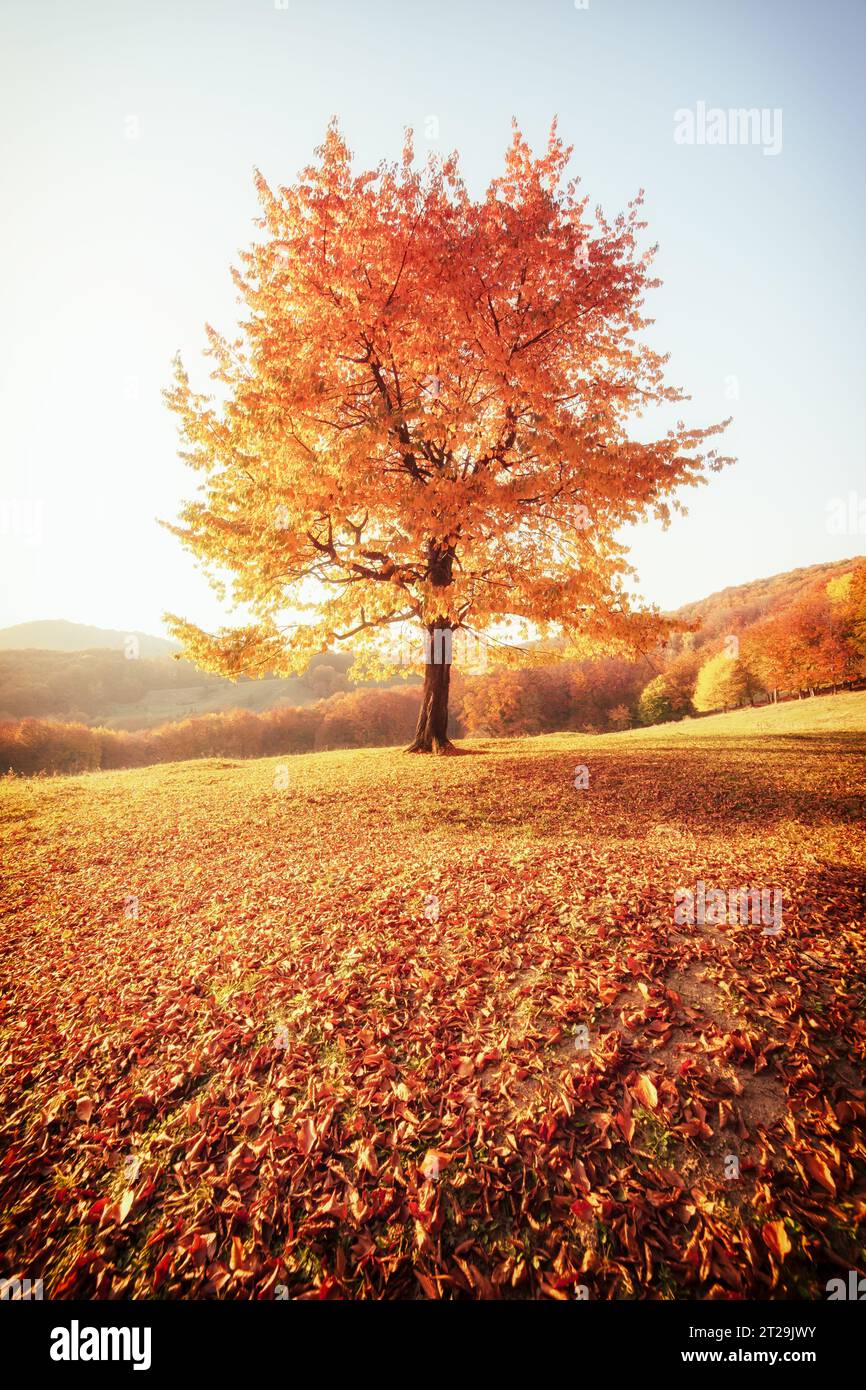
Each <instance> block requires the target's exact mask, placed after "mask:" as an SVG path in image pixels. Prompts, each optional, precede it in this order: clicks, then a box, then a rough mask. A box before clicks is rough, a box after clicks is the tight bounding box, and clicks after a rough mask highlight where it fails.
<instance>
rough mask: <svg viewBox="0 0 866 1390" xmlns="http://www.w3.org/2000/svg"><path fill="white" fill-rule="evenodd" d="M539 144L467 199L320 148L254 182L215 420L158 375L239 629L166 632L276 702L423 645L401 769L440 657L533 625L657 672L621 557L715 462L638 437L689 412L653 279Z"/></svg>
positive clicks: (630, 215)
mask: <svg viewBox="0 0 866 1390" xmlns="http://www.w3.org/2000/svg"><path fill="white" fill-rule="evenodd" d="M570 154H571V151H570V149H568V148H566V147H565V146H563V144H562V142H561V140H560V139H559V138H558V136H557V134H556V129H555V126H554V128H553V129H552V130H551V135H550V140H549V143H548V147H547V150H546V152H545V153H544V154H543V155H541V156H539V157H534V156H533V155H532V153H531V152H530V150H529V148H528V146H527V144H526V142H525V141H524V139H523V137H522V136H521V134H520V132H519V131H518V130H517V129H516V127H515V130H514V136H513V140H512V143H511V146H510V148H509V150H508V152H507V154H506V159H505V168H504V172H503V174H502V175H501V176H500V177H498V178H496V179H494V180H493V181H492V183H491V184H490V186H489V188H488V189H487V192H486V194H485V195H484V196H483V197H481V198H480V199H475V200H474V199H473V198H471V197H470V195H469V194H468V192H467V190H466V188H465V186H464V184H463V182H462V180H461V178H460V175H459V172H458V165H457V159H456V156H453V155H452V156H449V157H448V158H447V159H445V160H436V159H431V160H429V161H428V163H427V165H426V167H425V168H424V169H423V170H419V169H418V168H417V167H416V165H415V163H414V156H413V150H412V143H411V135H408V136H407V141H406V146H405V149H404V152H403V158H402V161H401V162H400V163H397V164H394V165H388V164H380V165H379V167H378V168H376V169H374V170H370V171H367V172H363V173H359V174H353V172H352V162H351V155H350V151H349V150H348V148H347V146H346V144H345V142H344V140H343V138H342V136H341V135H340V133H339V131H338V129H337V127H336V125H335V124H332V125H331V126H330V127H329V129H328V132H327V135H326V138H325V141H324V144H323V145H322V146H321V148H320V149H319V150H318V151H317V156H318V158H317V162H316V163H315V164H313V165H311V166H310V167H308V168H306V169H305V170H303V172H302V173H301V174H300V176H299V177H298V178H297V179H296V181H295V182H294V183H293V184H292V185H291V186H290V187H283V188H280V189H278V190H276V191H274V190H272V189H271V188H270V187H269V186H268V185H267V183H266V182H265V180H264V178H263V177H262V176H261V175H257V180H256V182H257V187H258V192H259V196H260V200H261V205H262V217H261V219H260V222H259V226H260V228H261V232H262V235H261V238H260V239H259V240H258V241H257V242H256V243H255V244H254V245H253V246H252V247H251V249H250V250H249V251H248V252H246V253H244V254H243V257H242V268H241V269H240V270H238V271H236V272H235V279H236V283H237V286H238V288H239V291H240V295H241V298H242V301H243V302H245V304H246V307H247V316H246V319H245V321H244V322H243V324H242V328H241V334H240V336H239V337H238V338H237V339H236V340H234V341H231V342H229V341H228V340H227V339H226V338H224V337H223V336H221V335H220V334H219V333H217V332H215V331H214V330H213V329H210V328H209V329H208V342H209V346H208V353H209V354H210V355H211V356H212V357H213V360H214V368H213V373H212V375H213V378H214V379H215V381H216V382H217V383H218V398H217V397H215V396H214V395H206V394H200V393H198V392H196V391H194V390H193V389H192V387H191V385H190V381H189V378H188V375H187V373H186V371H185V369H184V367H183V365H182V363H181V362H180V360H179V359H177V360H176V379H175V385H174V387H173V388H172V389H171V390H170V391H168V392H167V393H166V394H167V399H168V403H169V405H170V406H171V408H172V409H173V410H174V411H176V413H177V415H178V417H179V420H180V429H181V435H182V439H183V444H184V448H183V457H184V458H185V459H186V460H187V461H188V463H189V464H190V465H191V466H192V467H193V468H195V469H196V470H198V471H199V472H200V473H201V475H202V489H201V491H202V492H203V496H202V497H201V498H200V499H199V500H196V501H193V502H190V503H189V504H188V505H187V506H186V507H185V508H184V509H183V511H182V513H181V518H180V523H179V524H178V525H176V526H173V527H171V528H170V529H172V530H174V531H175V533H176V534H177V535H178V536H179V537H180V538H181V540H182V541H183V543H184V544H185V545H186V546H187V547H188V548H189V549H190V550H191V551H192V552H193V553H194V554H195V555H196V556H197V557H198V558H199V559H200V560H201V561H202V562H203V563H204V567H205V569H206V571H207V572H209V573H210V574H211V576H212V578H213V582H214V583H215V584H216V585H217V586H220V585H222V583H223V582H224V576H225V575H226V574H228V575H229V576H231V577H232V593H233V596H234V599H235V600H236V601H237V602H238V603H240V604H243V605H246V606H247V608H248V610H249V611H250V613H251V614H252V618H253V620H252V621H251V622H249V623H247V624H246V625H244V626H241V627H239V628H235V629H222V630H221V631H220V632H218V633H217V634H215V635H214V636H211V635H209V634H207V633H205V632H203V631H201V629H199V628H197V627H195V626H194V625H192V624H190V623H188V622H186V621H184V620H183V619H181V618H178V617H175V616H173V615H167V616H168V620H169V622H170V625H171V627H172V630H173V631H174V633H175V634H176V636H178V637H179V638H180V640H181V641H182V642H183V644H184V646H185V648H186V650H187V652H188V653H189V654H190V655H191V656H192V657H193V659H194V660H196V661H197V662H198V663H199V664H200V665H203V666H205V667H206V668H208V669H211V670H217V671H221V672H222V673H224V674H228V675H237V674H240V673H246V674H253V675H255V674H262V673H264V672H265V671H268V670H271V671H275V672H277V673H283V674H288V673H290V672H292V671H298V670H300V669H302V668H303V666H304V664H305V662H306V661H307V660H308V659H309V657H310V655H311V654H312V653H314V652H316V651H321V650H324V649H326V648H327V647H328V646H329V645H333V644H334V643H341V642H351V643H352V644H353V647H354V650H355V652H356V666H355V668H354V669H355V670H365V671H367V672H368V673H371V672H376V673H378V674H384V673H386V672H387V671H389V670H393V669H395V667H396V665H397V664H398V663H397V660H396V655H395V652H396V650H397V648H398V645H399V643H398V636H399V634H400V632H401V631H402V630H403V625H405V624H407V623H409V624H412V625H415V626H418V627H420V629H421V631H422V632H423V635H424V638H425V641H426V647H425V651H424V686H423V690H422V698H421V709H420V714H419V717H418V724H417V729H416V734H415V739H414V742H413V744H412V751H416V752H421V751H423V752H427V751H432V752H439V753H447V752H451V751H454V750H453V749H452V747H451V744H450V742H449V739H448V692H449V681H450V661H449V643H450V640H451V635H452V633H453V632H454V631H455V630H456V629H458V628H461V627H467V628H470V629H471V630H473V631H484V632H486V631H489V630H490V629H491V628H493V629H496V628H497V627H498V628H499V630H500V631H501V632H504V633H505V635H506V636H507V635H508V634H509V633H510V632H511V631H513V630H514V624H515V621H518V620H523V621H524V622H525V623H526V624H528V625H530V627H531V629H532V630H534V632H535V633H536V634H538V635H539V636H541V637H550V636H552V637H556V638H558V639H560V641H561V650H562V652H563V654H567V653H569V652H574V651H577V650H580V649H583V650H587V651H588V650H591V649H592V646H593V644H595V645H598V644H605V643H606V644H608V646H609V647H610V648H611V649H613V648H614V647H616V646H620V647H623V646H627V645H629V644H636V645H642V644H645V643H646V644H649V645H652V644H654V643H655V642H656V641H657V640H658V638H659V637H660V635H661V634H662V633H663V632H664V631H665V630H666V628H667V625H666V624H665V622H664V620H663V619H662V618H661V617H660V615H658V614H657V613H654V612H639V611H636V610H634V609H633V608H632V607H631V605H630V604H629V602H628V598H627V594H626V590H625V583H624V580H625V576H627V575H628V574H630V573H631V571H630V568H629V566H628V565H627V563H626V561H625V559H624V554H623V549H622V547H621V545H619V544H618V543H617V541H616V538H615V537H616V532H617V531H618V529H619V528H620V527H621V526H622V525H623V524H625V523H628V522H634V521H636V520H638V519H639V518H641V517H643V516H645V515H647V514H648V513H652V514H653V515H655V516H657V517H659V518H661V519H662V520H663V521H665V522H667V520H668V519H669V517H670V512H671V509H672V508H676V507H678V506H679V504H678V503H677V502H676V501H675V500H669V499H671V498H672V494H674V492H675V490H676V489H677V488H678V487H679V486H681V485H683V484H687V485H691V484H695V483H697V482H700V481H703V480H704V478H705V475H706V471H707V469H708V468H719V467H721V466H722V464H723V463H725V462H728V461H729V460H726V459H723V458H720V457H718V456H717V454H716V452H715V450H712V449H710V450H707V451H705V442H706V440H707V438H708V436H710V435H712V434H715V433H717V432H719V431H720V430H721V429H723V428H724V424H719V425H715V426H713V427H711V428H709V429H687V428H686V427H685V426H684V425H682V424H680V425H677V426H676V427H675V428H672V429H670V430H668V431H667V432H666V433H664V434H663V435H662V436H661V437H660V438H657V439H655V440H652V441H651V442H638V441H637V440H635V439H633V438H632V437H631V436H630V433H629V424H630V421H631V419H633V418H634V416H635V415H638V414H641V413H642V412H643V410H644V408H645V407H646V406H648V405H651V404H655V403H661V402H671V401H677V400H681V399H683V397H682V395H681V393H680V392H679V390H677V389H675V388H673V387H670V386H668V385H666V384H665V382H664V364H665V359H664V358H663V357H661V356H659V355H658V354H657V353H656V352H654V351H652V350H651V349H650V347H649V346H647V345H646V343H645V342H644V341H643V338H642V331H643V329H644V328H645V327H646V324H647V320H645V319H644V318H643V316H642V312H641V310H642V305H643V297H644V292H645V291H646V290H647V289H648V288H650V287H652V286H653V285H655V284H657V283H658V282H657V281H655V280H653V279H652V278H651V270H650V263H651V259H652V252H651V251H650V252H647V253H644V254H641V253H640V252H639V250H638V247H637V237H638V234H639V233H640V231H641V229H642V228H643V227H644V226H645V223H643V222H642V221H641V220H640V207H641V195H638V197H637V198H636V199H635V200H634V201H633V202H632V203H630V204H629V207H628V210H627V212H626V213H625V214H623V215H621V216H619V217H617V218H616V220H615V221H614V222H608V221H607V219H606V218H604V217H603V216H602V214H601V213H600V212H597V213H596V214H595V219H594V221H590V220H589V219H588V218H587V216H586V213H587V205H588V199H586V198H579V197H578V196H577V190H576V185H575V183H574V182H573V181H572V182H568V181H567V180H566V175H565V169H566V165H567V163H568V160H569V157H570Z"/></svg>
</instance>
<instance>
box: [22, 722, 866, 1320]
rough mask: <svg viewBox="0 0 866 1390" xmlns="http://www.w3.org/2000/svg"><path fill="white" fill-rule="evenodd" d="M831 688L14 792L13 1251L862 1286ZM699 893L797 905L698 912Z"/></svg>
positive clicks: (850, 846) (525, 1290) (610, 1287)
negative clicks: (458, 740) (472, 741)
mask: <svg viewBox="0 0 866 1390" xmlns="http://www.w3.org/2000/svg"><path fill="white" fill-rule="evenodd" d="M852 701H854V702H855V703H854V704H853V705H852V704H851V702H852ZM832 707H835V709H836V710H837V712H838V713H837V717H838V718H839V719H840V720H841V722H842V724H843V726H844V731H843V732H839V733H832V732H827V728H826V725H825V727H824V728H823V729H818V728H813V729H812V731H811V732H809V731H808V730H807V729H805V728H804V727H802V726H800V727H798V728H797V729H792V728H791V720H792V718H793V715H794V714H795V713H796V714H797V715H801V713H802V711H801V709H800V708H798V706H796V705H793V706H787V707H783V708H782V709H780V710H778V711H774V712H773V713H774V715H778V719H779V724H780V726H781V725H785V727H784V728H783V729H781V728H780V729H777V730H776V733H775V734H772V733H764V734H763V735H761V736H759V737H751V738H749V737H745V736H743V727H742V724H743V720H745V718H746V716H747V715H749V714H751V715H754V714H757V713H760V712H744V715H743V717H742V719H741V720H740V723H739V724H738V725H737V726H736V734H735V736H733V737H731V736H724V735H723V736H720V735H719V732H718V731H719V728H720V727H721V718H720V719H717V720H712V721H711V720H706V721H699V722H698V721H696V722H695V724H694V725H693V726H692V729H693V730H694V731H696V733H697V732H701V733H702V734H703V736H702V737H697V736H696V737H695V738H693V739H690V738H689V737H688V736H686V735H684V734H679V735H677V736H676V737H672V736H670V735H669V734H668V731H664V739H665V741H664V743H663V744H662V743H661V742H660V733H659V731H657V730H650V731H643V732H641V733H638V734H635V735H621V734H619V735H607V736H603V737H598V738H592V737H587V736H585V735H577V734H571V735H556V736H552V737H546V738H540V739H535V740H530V739H519V740H508V741H492V740H491V741H487V742H484V743H478V744H476V745H475V751H474V754H473V755H471V756H466V757H462V758H453V759H442V760H430V759H423V758H407V757H405V756H403V755H402V754H400V753H398V752H397V751H395V750H361V751H356V752H351V753H345V752H341V753H322V754H315V755H310V756H299V757H296V758H293V759H290V760H288V761H281V760H279V759H265V760H260V761H248V762H242V763H241V762H232V761H229V760H225V759H212V760H209V761H207V762H202V763H195V764H191V763H187V764H173V765H163V766H159V767H153V768H148V769H145V770H136V771H125V772H115V773H96V774H93V775H91V776H86V777H79V778H75V779H69V778H57V779H49V780H46V781H42V782H38V781H13V780H10V781H6V782H5V783H3V785H2V787H0V800H2V806H3V822H4V824H3V831H2V834H3V841H4V854H5V858H6V860H7V863H8V865H9V871H8V874H7V875H6V876H5V877H4V882H3V886H2V892H3V895H4V902H5V909H6V916H5V928H4V933H3V936H2V939H0V972H2V977H3V995H4V997H5V999H6V1000H7V1007H8V1011H9V1012H8V1026H7V1030H6V1035H5V1036H6V1065H5V1067H4V1070H3V1074H2V1078H0V1141H2V1144H3V1147H4V1148H5V1149H6V1152H7V1158H6V1161H5V1164H4V1165H3V1168H2V1171H0V1209H2V1211H3V1213H4V1215H3V1217H2V1229H0V1252H2V1253H0V1269H2V1271H3V1272H4V1273H12V1272H14V1271H15V1270H18V1269H27V1270H32V1271H34V1273H38V1274H39V1275H40V1276H42V1277H44V1279H45V1284H46V1295H47V1296H50V1297H54V1298H69V1297H75V1296H78V1297H100V1298H112V1297H115V1298H122V1297H127V1296H136V1297H148V1296H154V1295H156V1296H159V1297H166V1296H168V1297H188V1298H198V1297H221V1298H253V1297H255V1298H273V1297H275V1296H279V1297H285V1296H286V1295H287V1294H288V1295H290V1296H305V1297H314V1298H346V1297H353V1298H393V1297H408V1298H418V1297H422V1298H455V1297H464V1298H477V1297H484V1298H494V1299H498V1298H514V1297H520V1298H527V1297H529V1298H557V1299H561V1298H567V1299H568V1298H574V1297H576V1296H580V1297H587V1298H590V1299H592V1300H593V1301H595V1300H597V1299H609V1298H672V1297H684V1296H685V1297H693V1298H694V1297H697V1298H730V1297H757V1298H766V1297H776V1298H778V1297H788V1298H814V1299H823V1298H825V1297H826V1287H827V1280H828V1279H829V1278H831V1277H834V1276H836V1275H837V1274H838V1272H839V1269H840V1268H842V1269H846V1268H855V1267H857V1265H858V1261H859V1258H860V1256H859V1253H858V1252H859V1250H860V1248H861V1246H860V1242H859V1238H858V1224H859V1219H860V1216H861V1215H862V1213H863V1211H864V1209H866V1170H864V1164H863V1158H862V1137H861V1123H862V1115H863V1105H862V1088H861V1082H860V1071H861V1070H862V1067H863V1065H864V1063H866V1024H864V1020H863V1014H862V997H863V991H864V988H866V975H864V959H866V951H864V947H866V941H864V926H863V923H864V920H866V878H864V873H863V864H864V861H866V827H864V818H863V797H864V795H866V759H864V747H866V740H864V736H863V732H862V730H863V727H864V714H866V697H864V696H863V695H859V696H840V697H836V701H835V705H834V706H832ZM830 708H831V701H830V700H827V701H817V700H813V701H808V702H806V703H805V711H806V712H807V713H814V712H816V711H819V710H821V711H823V710H824V709H830ZM855 709H856V710H857V711H859V713H857V714H856V715H855V714H852V710H855ZM722 718H724V717H722ZM727 718H728V719H730V718H732V717H731V716H728V717H727ZM733 718H734V719H737V718H739V717H738V716H734V717H733ZM728 727H729V728H731V727H734V726H731V725H729V726H728ZM858 730H859V732H858ZM582 767H583V768H585V769H586V770H587V772H588V784H587V785H586V786H584V787H578V786H577V785H576V780H577V779H576V775H575V774H576V769H579V768H582ZM698 885H707V886H709V887H714V888H716V889H717V890H718V889H721V890H722V892H723V893H729V894H735V893H736V892H737V891H738V890H741V889H744V888H746V889H751V890H752V891H753V892H754V893H756V894H757V895H758V909H754V907H753V914H752V916H750V917H747V918H746V919H745V920H744V919H743V917H742V916H739V917H734V918H729V919H728V920H727V921H725V922H724V923H721V922H718V924H716V922H714V923H713V924H712V925H711V924H709V923H708V922H704V921H703V918H701V919H700V920H698V921H696V922H694V923H692V924H688V923H685V924H684V922H683V919H682V918H681V917H676V916H675V905H676V904H677V903H678V902H681V900H682V894H683V892H684V891H687V892H688V893H689V894H691V893H692V891H693V890H694V892H695V893H697V891H698ZM761 893H765V894H766V895H767V901H768V903H771V904H773V914H772V915H771V916H767V915H766V914H765V915H764V916H760V915H756V914H757V913H759V912H760V911H763V909H762V908H761V902H762V899H761V896H760V895H761ZM776 894H780V895H781V897H780V898H779V900H778V912H776V908H775V904H776V898H775V897H774V895H776ZM777 917H778V924H779V928H780V930H779V931H778V932H775V928H773V929H771V930H770V934H769V935H768V934H767V932H766V931H765V930H764V928H765V926H768V925H769V922H770V921H771V920H772V921H773V922H774V924H775V922H776V920H777ZM716 921H718V919H716ZM732 1163H733V1167H732Z"/></svg>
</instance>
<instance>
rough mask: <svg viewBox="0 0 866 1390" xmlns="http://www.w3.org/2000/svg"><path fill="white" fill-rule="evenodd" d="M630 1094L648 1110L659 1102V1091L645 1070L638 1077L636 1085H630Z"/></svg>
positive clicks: (652, 1108)
mask: <svg viewBox="0 0 866 1390" xmlns="http://www.w3.org/2000/svg"><path fill="white" fill-rule="evenodd" d="M632 1094H633V1095H634V1096H635V1098H636V1099H637V1100H639V1101H640V1102H641V1103H642V1104H643V1105H645V1106H646V1107H647V1109H648V1110H655V1109H656V1107H657V1105H658V1103H659V1093H658V1091H657V1090H656V1088H655V1086H654V1085H653V1082H652V1081H651V1079H650V1078H649V1077H648V1076H647V1074H646V1072H645V1071H642V1072H641V1074H640V1076H639V1077H638V1079H637V1085H636V1086H633V1087H632Z"/></svg>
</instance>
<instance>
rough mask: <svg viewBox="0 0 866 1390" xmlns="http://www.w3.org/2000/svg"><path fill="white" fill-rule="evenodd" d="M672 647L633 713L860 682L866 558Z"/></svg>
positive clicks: (653, 716) (692, 709)
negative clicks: (703, 639)
mask: <svg viewBox="0 0 866 1390" xmlns="http://www.w3.org/2000/svg"><path fill="white" fill-rule="evenodd" d="M711 648H712V649H711V654H710V655H709V656H707V654H706V648H705V647H703V648H701V649H699V650H695V649H693V650H686V651H681V652H679V653H678V654H677V655H676V656H674V657H672V658H671V659H669V661H668V662H667V664H666V666H665V669H664V670H663V671H662V672H660V673H659V674H658V675H657V676H655V677H654V678H653V680H651V681H650V682H649V683H648V684H647V685H646V687H645V688H644V690H643V691H642V692H641V695H640V699H639V701H638V707H637V716H638V720H639V722H640V723H642V724H659V723H664V722H666V721H668V720H672V719H682V718H684V717H685V716H687V715H690V714H702V713H707V712H709V711H713V710H726V709H736V708H737V707H738V706H741V705H746V704H755V703H758V702H763V701H766V700H778V699H780V698H786V697H790V696H800V697H802V696H804V695H814V694H816V692H818V691H820V690H828V689H829V690H838V689H839V688H840V687H848V686H851V685H854V684H860V683H861V681H862V680H863V677H864V676H866V563H862V562H861V563H859V564H857V565H855V566H854V568H853V569H852V570H850V571H849V572H848V573H846V574H842V575H838V576H836V577H835V578H833V579H831V580H830V581H829V582H823V581H821V580H819V581H818V582H817V583H813V584H812V585H811V586H808V587H806V588H805V589H804V591H803V592H802V594H801V596H800V597H799V598H797V599H795V600H794V601H793V602H791V603H789V604H788V606H787V607H785V608H783V609H781V610H776V611H774V612H772V613H771V614H770V615H769V616H768V617H765V618H763V619H762V620H760V621H758V622H753V623H752V624H751V625H750V626H747V627H745V630H743V631H740V632H729V633H727V634H725V635H724V637H723V638H721V645H720V646H719V645H718V642H716V643H713V644H711Z"/></svg>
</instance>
